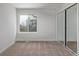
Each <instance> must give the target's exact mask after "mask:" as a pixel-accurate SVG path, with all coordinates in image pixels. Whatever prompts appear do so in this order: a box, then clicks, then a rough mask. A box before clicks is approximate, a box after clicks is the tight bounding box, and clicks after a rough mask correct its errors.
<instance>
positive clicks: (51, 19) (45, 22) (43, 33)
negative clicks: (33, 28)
mask: <svg viewBox="0 0 79 59" xmlns="http://www.w3.org/2000/svg"><path fill="white" fill-rule="evenodd" d="M16 13H17V40H18V41H56V17H55V14H52V15H51V14H50V13H48V12H45V11H44V10H39V9H26V10H24V9H17V10H16ZM24 14H25V15H27V14H33V15H36V16H37V32H34V33H32V32H30V33H29V32H28V33H27V32H26V33H19V32H18V31H19V30H18V28H19V26H18V25H19V17H18V16H19V15H24Z"/></svg>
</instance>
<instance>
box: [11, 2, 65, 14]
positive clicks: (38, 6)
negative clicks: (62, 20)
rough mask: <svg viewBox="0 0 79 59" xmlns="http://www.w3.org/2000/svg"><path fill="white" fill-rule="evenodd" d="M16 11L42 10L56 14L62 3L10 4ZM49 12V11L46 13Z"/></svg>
mask: <svg viewBox="0 0 79 59" xmlns="http://www.w3.org/2000/svg"><path fill="white" fill-rule="evenodd" d="M11 4H12V5H13V6H14V7H15V8H18V9H42V10H44V11H46V12H50V13H51V12H57V11H58V10H59V9H60V8H61V7H62V6H63V4H64V3H11ZM48 10H49V11H48Z"/></svg>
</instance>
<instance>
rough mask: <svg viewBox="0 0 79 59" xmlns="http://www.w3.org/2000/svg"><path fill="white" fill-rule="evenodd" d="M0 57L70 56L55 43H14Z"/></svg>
mask: <svg viewBox="0 0 79 59" xmlns="http://www.w3.org/2000/svg"><path fill="white" fill-rule="evenodd" d="M0 55H1V56H72V54H71V53H69V52H68V51H67V50H66V48H65V47H63V46H62V45H61V44H59V43H57V42H46V41H45V42H16V43H15V44H14V45H13V46H11V47H9V48H8V49H7V50H6V51H4V52H3V53H2V54H0Z"/></svg>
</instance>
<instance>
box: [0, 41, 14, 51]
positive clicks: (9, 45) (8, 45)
mask: <svg viewBox="0 0 79 59" xmlns="http://www.w3.org/2000/svg"><path fill="white" fill-rule="evenodd" d="M14 43H15V41H13V42H11V43H10V44H9V45H8V46H7V47H5V48H3V49H2V50H0V53H2V52H3V51H5V50H6V49H7V48H9V47H10V46H12V45H13V44H14Z"/></svg>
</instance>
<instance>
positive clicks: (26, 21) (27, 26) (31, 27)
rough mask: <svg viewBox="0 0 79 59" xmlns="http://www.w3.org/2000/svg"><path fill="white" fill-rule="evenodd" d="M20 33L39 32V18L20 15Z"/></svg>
mask: <svg viewBox="0 0 79 59" xmlns="http://www.w3.org/2000/svg"><path fill="white" fill-rule="evenodd" d="M20 32H37V17H36V16H34V15H20Z"/></svg>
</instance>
